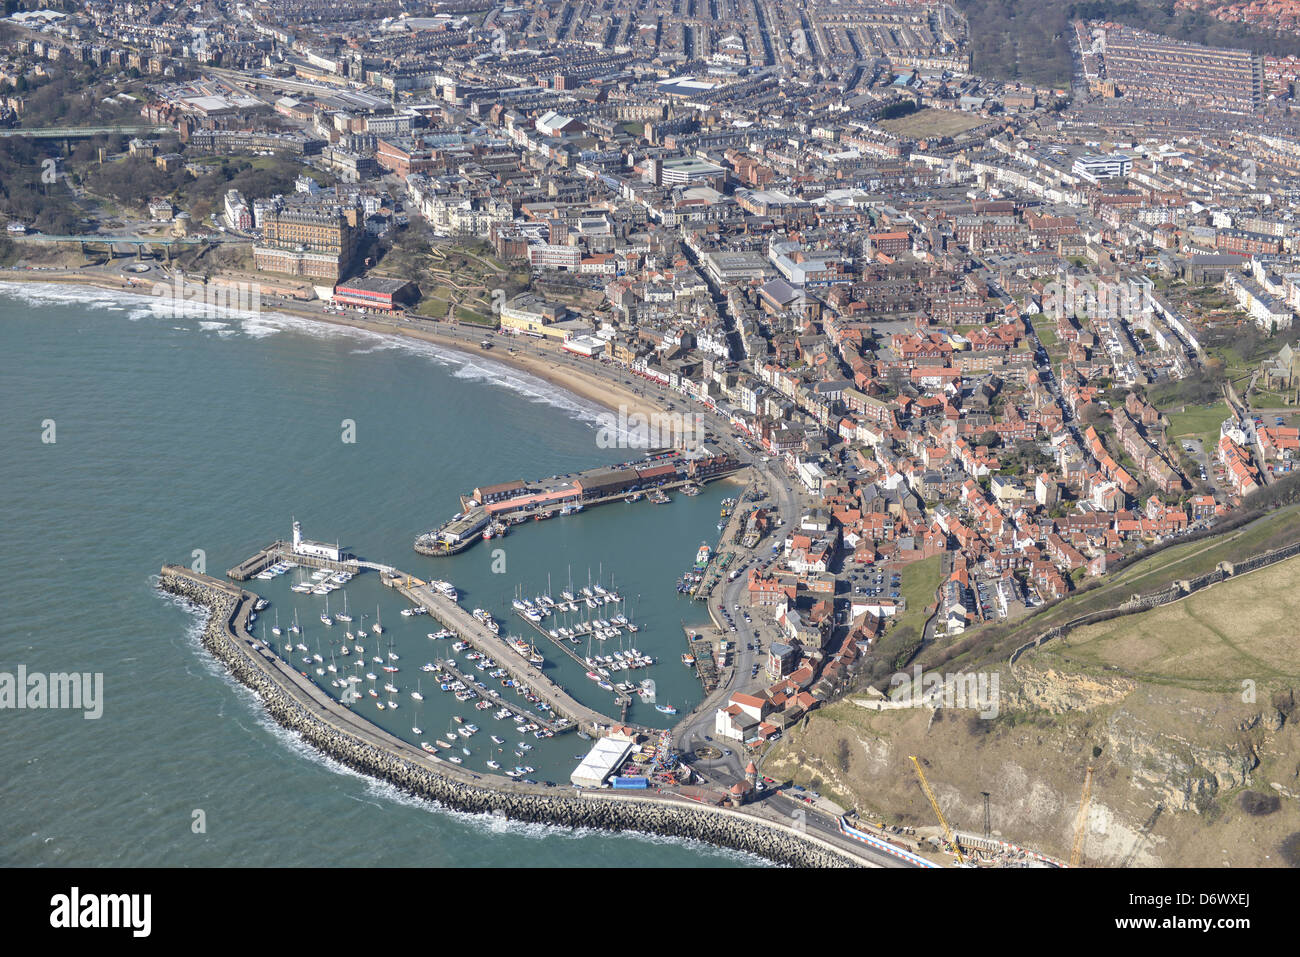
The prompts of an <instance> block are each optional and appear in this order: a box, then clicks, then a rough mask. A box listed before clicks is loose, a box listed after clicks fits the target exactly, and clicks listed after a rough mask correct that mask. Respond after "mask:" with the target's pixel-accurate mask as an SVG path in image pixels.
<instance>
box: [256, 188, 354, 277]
mask: <svg viewBox="0 0 1300 957" xmlns="http://www.w3.org/2000/svg"><path fill="white" fill-rule="evenodd" d="M360 235H361V210H360V209H359V208H358V207H356V206H348V205H341V204H338V203H311V204H305V203H290V204H287V205H285V206H280V207H277V208H275V209H272V210H268V211H267V212H266V213H265V214H264V216H263V219H262V241H261V242H260V243H258V244H257V245H256V246H255V247H253V262H254V264H255V265H256V267H257V268H258V269H260V270H263V271H265V272H279V273H287V274H289V275H291V276H306V277H308V278H311V279H322V280H326V281H328V282H330V283H335V282H338V281H339V280H340V279H341V278H343V277H344V276H345V275H346V274H347V272H348V270H349V269H350V268H351V266H352V260H353V258H354V256H355V254H356V250H357V241H358V239H359V237H360Z"/></svg>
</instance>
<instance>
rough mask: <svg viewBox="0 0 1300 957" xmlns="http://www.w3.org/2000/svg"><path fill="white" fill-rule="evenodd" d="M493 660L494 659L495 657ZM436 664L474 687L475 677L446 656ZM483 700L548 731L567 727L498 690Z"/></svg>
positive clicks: (467, 685) (518, 686)
mask: <svg viewBox="0 0 1300 957" xmlns="http://www.w3.org/2000/svg"><path fill="white" fill-rule="evenodd" d="M493 660H494V661H495V660H496V659H493ZM436 664H439V665H441V666H442V669H443V671H445V672H446V673H447V674H449V675H453V676H455V678H456V680H458V681H460V682H461V684H463V685H465V687H467V688H471V689H472V688H473V687H474V682H475V680H476V679H475V678H473V677H471V676H470V675H468V674H466V673H465V672H463V671H461V670H460V669H459V668H457V667H456V666H455V665H454V664H452V663H451V662H450V661H448V660H447V659H446V658H439V659H437V661H436ZM498 664H500V662H498ZM502 667H504V666H502ZM522 687H524V686H523V685H516V689H518V688H522ZM480 697H482V696H480ZM483 700H484V701H486V702H488V703H489V704H490V705H492V706H493V707H495V708H505V709H507V710H508V711H509V712H510V713H511V714H517V715H520V716H522V717H523V719H524V720H525V721H532V722H534V723H535V724H539V725H541V726H542V727H543V728H545V729H546V730H548V731H554V732H557V733H558V732H560V731H564V730H566V729H567V728H568V727H569V725H568V723H567V722H557V721H556V720H555V719H554V718H543V717H541V716H539V715H535V714H533V713H532V712H531V711H528V710H527V709H526V708H524V707H523V706H522V705H518V704H515V703H514V702H513V701H508V700H506V697H505V695H503V694H501V693H500V692H499V691H498V692H493V691H489V692H488V697H484V698H483ZM484 710H486V709H484Z"/></svg>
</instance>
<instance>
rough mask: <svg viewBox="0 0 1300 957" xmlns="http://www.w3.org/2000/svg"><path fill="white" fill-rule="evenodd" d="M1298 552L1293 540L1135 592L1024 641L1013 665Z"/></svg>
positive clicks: (1016, 652)
mask: <svg viewBox="0 0 1300 957" xmlns="http://www.w3.org/2000/svg"><path fill="white" fill-rule="evenodd" d="M1296 555H1300V542H1292V543H1291V544H1290V545H1283V546H1282V547H1281V548H1275V549H1273V550H1272V551H1269V552H1264V553H1263V554H1260V555H1253V556H1251V557H1250V558H1247V559H1244V560H1242V561H1239V562H1220V563H1219V565H1218V567H1217V568H1215V569H1214V571H1212V572H1206V573H1205V574H1204V575H1199V576H1197V577H1196V578H1192V579H1184V580H1180V581H1176V582H1174V583H1173V584H1171V585H1169V586H1168V587H1166V588H1161V589H1159V590H1158V591H1152V592H1147V593H1145V594H1142V595H1134V596H1133V597H1131V598H1130V599H1129V600H1128V601H1126V602H1124V603H1123V604H1121V605H1118V606H1116V607H1114V608H1103V609H1101V610H1100V611H1094V612H1089V613H1088V614H1086V615H1080V616H1079V617H1077V618H1071V619H1070V620H1069V621H1067V622H1064V623H1063V624H1060V625H1057V626H1056V627H1055V628H1049V629H1047V631H1045V632H1043V633H1042V634H1040V635H1039V636H1038V637H1036V638H1034V639H1033V640H1032V641H1027V642H1025V643H1024V644H1023V645H1021V646H1020V647H1019V648H1017V649H1016V650H1015V651H1013V652H1012V653H1011V658H1010V664H1013V665H1014V664H1015V663H1016V662H1017V661H1018V660H1019V659H1020V656H1021V655H1023V654H1024V653H1025V652H1026V651H1029V650H1030V649H1031V648H1038V647H1041V646H1042V645H1043V644H1044V643H1045V642H1048V641H1051V640H1053V639H1054V638H1062V637H1064V636H1065V635H1068V634H1069V633H1070V632H1072V631H1074V630H1075V629H1076V628H1082V627H1083V626H1084V625H1095V624H1099V623H1100V622H1103V621H1109V620H1110V619H1112V618H1118V617H1120V616H1121V615H1136V614H1139V613H1140V612H1144V611H1150V610H1151V609H1152V608H1158V607H1160V606H1161V605H1167V604H1169V603H1170V602H1173V601H1181V600H1182V599H1184V598H1186V597H1188V596H1189V595H1194V594H1196V593H1197V592H1198V591H1200V590H1201V589H1203V588H1209V587H1210V586H1211V585H1217V584H1218V583H1219V582H1221V581H1226V580H1227V579H1229V578H1232V577H1234V576H1238V575H1245V574H1246V573H1247V572H1253V571H1256V570H1257V569H1260V568H1266V567H1267V566H1269V565H1275V564H1277V563H1278V562H1282V561H1286V560H1287V559H1288V558H1294V557H1295V556H1296Z"/></svg>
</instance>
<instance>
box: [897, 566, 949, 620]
mask: <svg viewBox="0 0 1300 957" xmlns="http://www.w3.org/2000/svg"><path fill="white" fill-rule="evenodd" d="M942 578H943V556H942V555H933V556H931V557H930V558H923V559H921V560H920V561H919V562H913V563H912V564H910V565H908V566H907V567H906V568H905V569H903V587H902V588H900V589H899V591H900V592H901V593H902V595H903V598H904V599H906V600H907V611H905V612H903V613H902V614H901V615H899V616H898V627H899V628H903V627H905V626H907V625H912V626H913V627H914V628H916V631H917V634H920V633H921V629H922V628H924V627H925V619H926V618H927V617H928V615H927V614H926V611H925V610H926V608H927V607H928V606H930V605H933V604H934V603H935V600H936V599H935V595H934V593H935V591H937V590H938V588H939V583H940V580H941V579H942Z"/></svg>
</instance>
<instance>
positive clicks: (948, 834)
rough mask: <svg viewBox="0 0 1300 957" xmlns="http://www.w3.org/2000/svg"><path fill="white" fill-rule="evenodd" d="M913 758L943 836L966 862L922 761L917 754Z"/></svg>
mask: <svg viewBox="0 0 1300 957" xmlns="http://www.w3.org/2000/svg"><path fill="white" fill-rule="evenodd" d="M908 757H910V758H911V759H912V764H913V765H915V766H916V777H917V780H919V781H920V782H921V790H922V791H924V792H925V796H926V799H927V800H928V801H929V802H930V807H932V808H934V816H935V817H937V818H938V819H939V826H940V827H942V828H943V836H944V837H946V838H947V839H948V843H949V844H951V845H952V849H953V852H954V853H955V854H956V855H957V861H958V862H959V863H961V864H965V863H966V858H964V857H963V856H962V853H961V845H960V844H958V843H957V835H956V834H954V833H953V832H952V828H950V827H949V826H948V821H947V819H946V818H944V816H943V811H941V810H939V801H938V799H936V798H935V796H934V792H933V791H931V790H930V783H929V782H928V781H926V779H925V772H924V771H922V770H921V762H920V761H918V760H917V759H916V755H914V754H913V755H908Z"/></svg>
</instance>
